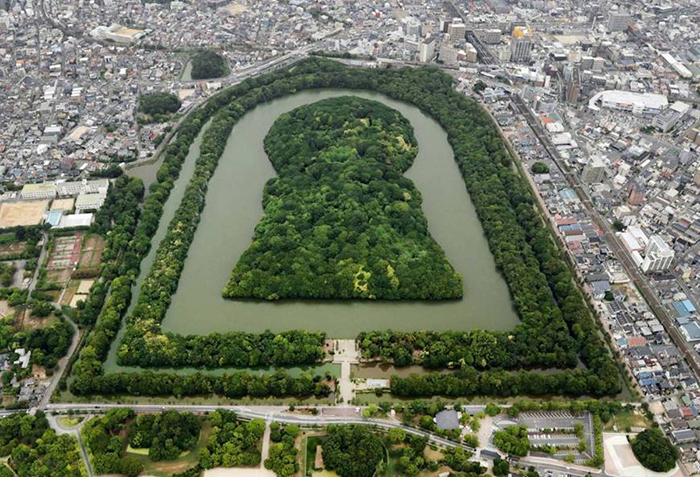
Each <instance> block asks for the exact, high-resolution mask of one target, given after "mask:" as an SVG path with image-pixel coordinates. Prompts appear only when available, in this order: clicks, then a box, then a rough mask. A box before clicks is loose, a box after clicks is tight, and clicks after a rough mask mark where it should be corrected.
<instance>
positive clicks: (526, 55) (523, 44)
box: [510, 26, 532, 62]
mask: <svg viewBox="0 0 700 477" xmlns="http://www.w3.org/2000/svg"><path fill="white" fill-rule="evenodd" d="M531 52H532V32H531V31H530V29H529V28H527V27H523V26H518V27H515V28H514V29H513V34H512V35H511V38H510V61H513V62H522V61H529V60H530V54H531Z"/></svg>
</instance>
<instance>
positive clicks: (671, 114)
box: [651, 101, 690, 133]
mask: <svg viewBox="0 0 700 477" xmlns="http://www.w3.org/2000/svg"><path fill="white" fill-rule="evenodd" d="M689 110H690V105H689V104H687V103H683V102H681V101H676V102H675V103H673V104H672V105H671V107H670V108H668V109H666V110H665V111H662V112H661V113H659V114H657V115H656V116H654V119H653V120H652V122H651V125H652V126H654V127H655V128H656V129H658V130H659V131H661V132H664V133H667V132H669V131H670V130H671V129H673V128H674V127H675V126H676V124H678V121H680V120H681V119H682V118H683V116H685V114H686V113H687V112H688V111H689Z"/></svg>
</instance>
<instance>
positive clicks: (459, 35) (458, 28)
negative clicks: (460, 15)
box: [447, 20, 467, 41]
mask: <svg viewBox="0 0 700 477" xmlns="http://www.w3.org/2000/svg"><path fill="white" fill-rule="evenodd" d="M447 34H448V35H450V40H452V41H458V40H464V37H465V36H466V34H467V26H466V25H465V24H464V23H462V21H461V20H459V21H452V23H450V26H449V27H447Z"/></svg>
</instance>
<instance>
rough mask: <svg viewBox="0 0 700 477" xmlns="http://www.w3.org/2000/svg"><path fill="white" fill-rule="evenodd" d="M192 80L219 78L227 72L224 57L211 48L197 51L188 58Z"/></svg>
mask: <svg viewBox="0 0 700 477" xmlns="http://www.w3.org/2000/svg"><path fill="white" fill-rule="evenodd" d="M190 61H191V62H192V72H191V76H192V79H194V80H199V79H212V78H220V77H222V76H225V75H226V74H227V73H228V64H227V63H226V59H225V58H224V57H223V56H221V55H220V54H219V53H217V52H215V51H212V50H202V51H198V52H197V53H195V54H194V55H192V57H191V58H190Z"/></svg>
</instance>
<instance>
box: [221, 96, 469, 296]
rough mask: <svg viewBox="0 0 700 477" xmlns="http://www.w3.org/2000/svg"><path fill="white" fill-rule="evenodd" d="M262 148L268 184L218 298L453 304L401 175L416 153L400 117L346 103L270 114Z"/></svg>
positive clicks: (446, 273)
mask: <svg viewBox="0 0 700 477" xmlns="http://www.w3.org/2000/svg"><path fill="white" fill-rule="evenodd" d="M265 150H266V152H267V154H268V156H269V158H270V161H271V162H272V164H273V166H274V167H275V170H276V171H277V173H278V177H275V178H273V179H271V180H270V181H269V182H268V183H267V185H266V186H265V191H264V196H263V206H264V212H265V215H264V216H263V218H262V220H261V222H260V223H259V224H258V226H257V227H256V229H255V235H254V238H253V243H252V245H251V246H250V247H249V248H248V250H246V251H245V252H244V253H243V255H242V256H241V258H240V260H239V261H238V263H237V265H236V267H235V268H234V270H233V272H232V274H231V277H230V279H229V281H228V283H227V284H226V287H225V288H224V291H223V295H224V297H227V298H259V299H267V300H275V299H280V298H341V299H348V298H369V299H375V298H376V299H392V300H395V299H420V300H441V299H450V298H460V297H462V293H463V290H462V277H461V275H460V274H459V273H457V272H456V271H455V269H454V268H453V267H452V265H450V263H449V262H448V261H447V258H446V257H445V253H444V252H443V250H442V248H440V246H439V245H438V244H437V243H436V242H435V240H434V239H433V238H432V237H431V236H430V232H429V231H428V222H427V221H426V219H425V217H424V215H423V211H422V209H421V202H422V200H421V195H420V192H419V191H418V190H417V189H416V187H415V185H414V184H413V182H412V181H411V180H409V179H407V178H406V177H404V176H403V175H402V174H403V172H404V171H405V170H406V169H408V167H409V166H410V165H411V164H412V162H413V159H414V158H415V156H416V153H417V151H418V148H417V144H416V139H415V136H414V135H413V128H412V127H411V125H410V123H409V122H408V121H407V120H406V118H404V117H403V116H401V114H400V113H398V112H397V111H395V110H393V109H391V108H389V107H387V106H385V105H383V104H381V103H379V102H376V101H370V100H366V99H361V98H357V97H351V96H345V97H339V98H332V99H327V100H323V101H319V102H317V103H314V104H311V105H306V106H302V107H299V108H297V109H295V110H294V111H291V112H289V113H286V114H283V115H282V116H280V117H279V118H278V119H277V121H275V123H274V124H273V126H272V128H271V129H270V132H269V133H268V135H267V136H266V137H265Z"/></svg>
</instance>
